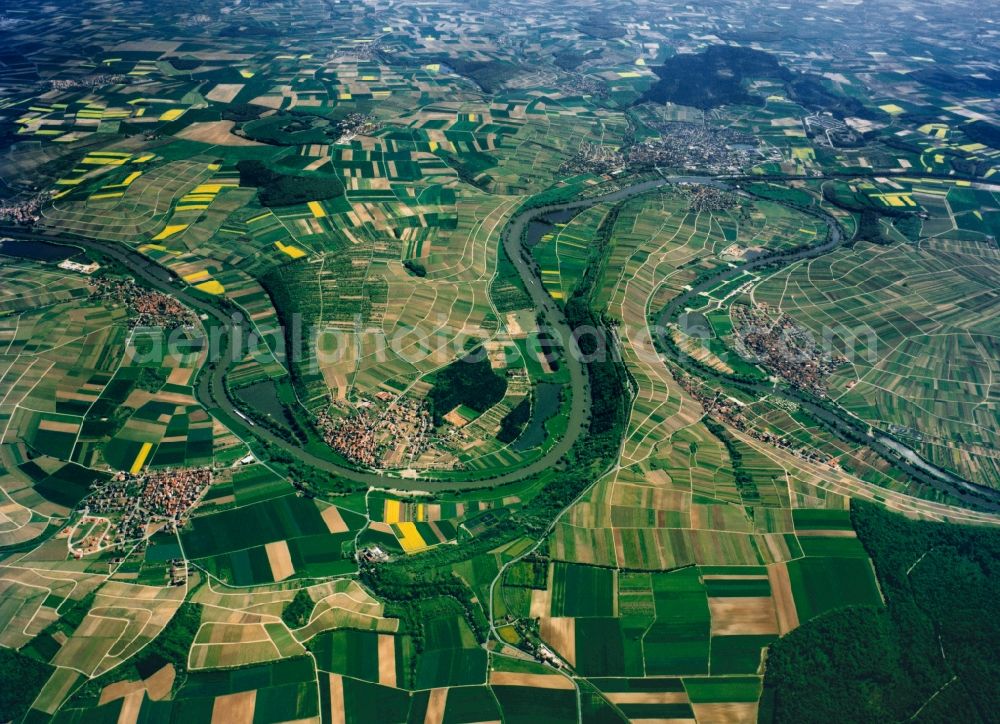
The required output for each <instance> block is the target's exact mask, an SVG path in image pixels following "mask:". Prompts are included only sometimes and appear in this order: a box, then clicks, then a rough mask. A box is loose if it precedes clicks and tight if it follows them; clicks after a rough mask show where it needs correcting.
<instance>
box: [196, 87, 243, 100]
mask: <svg viewBox="0 0 1000 724" xmlns="http://www.w3.org/2000/svg"><path fill="white" fill-rule="evenodd" d="M241 90H243V84H242V83H219V84H218V85H216V86H215V88H213V89H212V90H210V91H209V92H208V93H206V94H205V97H206V98H208V100H210V101H218V102H219V103H232V102H233V99H234V98H236V96H238V95H239V94H240V91H241Z"/></svg>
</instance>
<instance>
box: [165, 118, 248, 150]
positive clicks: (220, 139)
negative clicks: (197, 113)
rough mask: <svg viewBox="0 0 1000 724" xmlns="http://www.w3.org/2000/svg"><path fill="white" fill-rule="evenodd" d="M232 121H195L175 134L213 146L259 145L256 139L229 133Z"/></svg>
mask: <svg viewBox="0 0 1000 724" xmlns="http://www.w3.org/2000/svg"><path fill="white" fill-rule="evenodd" d="M232 129H233V122H232V121H196V122H194V123H192V124H191V125H190V126H188V127H187V128H185V129H184V130H183V131H181V132H179V133H178V134H177V137H178V138H185V139H187V140H188V141H199V142H201V143H210V144H212V145H213V146H260V145H262V144H260V143H258V142H257V141H251V140H250V139H249V138H243V137H241V136H237V135H236V134H234V133H231V132H230V131H232Z"/></svg>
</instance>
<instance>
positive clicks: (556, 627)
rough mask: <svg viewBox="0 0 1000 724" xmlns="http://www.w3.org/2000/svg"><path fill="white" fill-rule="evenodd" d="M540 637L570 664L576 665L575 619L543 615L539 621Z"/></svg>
mask: <svg viewBox="0 0 1000 724" xmlns="http://www.w3.org/2000/svg"><path fill="white" fill-rule="evenodd" d="M540 624H541V627H540V631H541V634H542V639H544V640H545V642H546V643H547V644H549V645H550V646H551V647H552V648H553V649H555V650H556V651H557V652H558V653H559V655H560V656H562V657H563V658H564V659H566V660H567V661H568V662H569V663H570V666H576V619H575V618H570V617H559V616H557V617H555V618H550V617H548V616H546V617H543V618H542V619H541V621H540Z"/></svg>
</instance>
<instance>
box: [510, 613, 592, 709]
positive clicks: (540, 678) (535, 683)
mask: <svg viewBox="0 0 1000 724" xmlns="http://www.w3.org/2000/svg"><path fill="white" fill-rule="evenodd" d="M569 620H570V621H572V620H573V619H569ZM490 686H530V687H532V688H534V689H562V690H565V691H572V690H574V689H575V688H576V687H574V686H573V682H572V681H571V680H569V679H567V678H566V677H565V676H560V675H559V674H515V673H514V672H512V671H494V672H491V673H490Z"/></svg>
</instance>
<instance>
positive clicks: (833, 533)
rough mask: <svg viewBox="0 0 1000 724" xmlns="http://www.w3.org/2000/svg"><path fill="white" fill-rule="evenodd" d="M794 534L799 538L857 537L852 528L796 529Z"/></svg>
mask: <svg viewBox="0 0 1000 724" xmlns="http://www.w3.org/2000/svg"><path fill="white" fill-rule="evenodd" d="M795 535H797V536H798V537H799V538H809V537H812V538H857V537H858V534H857V533H855V532H854V531H853V530H797V531H795Z"/></svg>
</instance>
